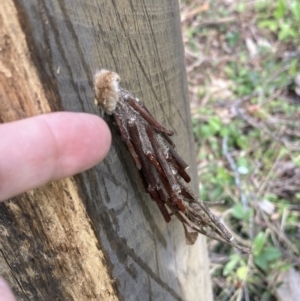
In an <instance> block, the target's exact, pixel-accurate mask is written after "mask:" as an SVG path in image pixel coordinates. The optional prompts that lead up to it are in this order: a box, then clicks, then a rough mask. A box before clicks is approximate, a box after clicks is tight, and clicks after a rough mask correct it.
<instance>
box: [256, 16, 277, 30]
mask: <svg viewBox="0 0 300 301" xmlns="http://www.w3.org/2000/svg"><path fill="white" fill-rule="evenodd" d="M258 27H260V28H268V29H269V30H271V31H273V32H274V31H277V29H278V24H277V21H275V20H272V19H271V20H263V21H260V22H259V23H258Z"/></svg>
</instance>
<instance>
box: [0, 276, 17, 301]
mask: <svg viewBox="0 0 300 301" xmlns="http://www.w3.org/2000/svg"><path fill="white" fill-rule="evenodd" d="M0 301H16V298H15V297H14V295H13V293H12V291H11V289H10V287H9V286H8V284H7V282H6V281H5V280H4V279H3V278H2V277H0Z"/></svg>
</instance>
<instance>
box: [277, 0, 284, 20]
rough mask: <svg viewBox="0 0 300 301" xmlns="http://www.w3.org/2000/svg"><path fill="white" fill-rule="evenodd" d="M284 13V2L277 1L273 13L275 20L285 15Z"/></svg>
mask: <svg viewBox="0 0 300 301" xmlns="http://www.w3.org/2000/svg"><path fill="white" fill-rule="evenodd" d="M285 12H286V0H278V1H277V5H276V9H275V12H274V17H275V18H276V19H280V18H282V17H283V16H284V15H285Z"/></svg>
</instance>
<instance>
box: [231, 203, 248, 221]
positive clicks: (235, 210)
mask: <svg viewBox="0 0 300 301" xmlns="http://www.w3.org/2000/svg"><path fill="white" fill-rule="evenodd" d="M231 212H232V215H233V216H234V217H235V218H237V219H241V220H249V218H250V216H251V214H252V210H250V209H245V208H244V206H243V205H242V204H241V203H237V204H235V205H234V206H233V207H232V208H231Z"/></svg>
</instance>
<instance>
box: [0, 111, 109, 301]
mask: <svg viewBox="0 0 300 301" xmlns="http://www.w3.org/2000/svg"><path fill="white" fill-rule="evenodd" d="M0 141H1V143H0V154H1V157H0V201H5V200H7V199H9V198H11V197H13V196H16V195H18V194H20V193H22V192H25V191H27V190H30V189H34V188H37V187H39V186H41V185H43V184H45V183H47V182H49V181H54V180H59V179H63V178H66V177H69V176H72V175H75V174H78V173H80V172H82V171H84V170H87V169H89V168H91V167H93V166H95V165H96V164H98V163H99V162H101V161H102V160H103V159H104V157H105V156H106V155H107V153H108V151H109V148H110V144H111V133H110V130H109V128H108V126H107V125H106V123H105V122H104V121H103V120H102V119H101V118H100V117H98V116H96V115H91V114H85V113H71V112H59V113H50V114H45V115H40V116H36V117H32V118H27V119H23V120H20V121H15V122H10V123H5V124H1V125H0ZM15 300H16V299H15V297H14V296H13V294H12V292H11V290H10V288H9V286H8V285H7V283H6V282H5V281H4V279H3V278H1V277H0V301H15Z"/></svg>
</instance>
